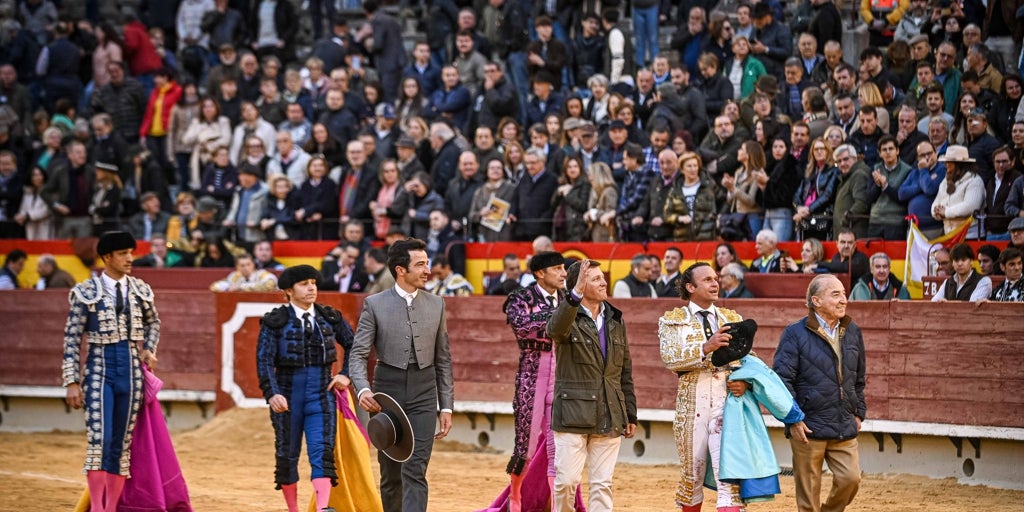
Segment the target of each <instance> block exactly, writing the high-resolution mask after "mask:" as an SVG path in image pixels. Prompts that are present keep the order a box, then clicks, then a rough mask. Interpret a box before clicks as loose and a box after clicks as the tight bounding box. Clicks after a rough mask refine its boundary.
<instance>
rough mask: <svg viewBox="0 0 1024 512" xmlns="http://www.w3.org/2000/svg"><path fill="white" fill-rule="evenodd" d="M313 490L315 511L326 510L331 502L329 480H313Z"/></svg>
mask: <svg viewBox="0 0 1024 512" xmlns="http://www.w3.org/2000/svg"><path fill="white" fill-rule="evenodd" d="M313 490H314V491H315V492H316V510H317V512H320V511H321V510H323V509H325V508H327V506H328V504H329V503H330V501H331V479H330V478H314V479H313Z"/></svg>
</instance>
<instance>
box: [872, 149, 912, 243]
mask: <svg viewBox="0 0 1024 512" xmlns="http://www.w3.org/2000/svg"><path fill="white" fill-rule="evenodd" d="M878 154H879V155H881V157H882V161H881V162H879V163H878V165H876V166H875V169H874V170H873V171H871V181H869V182H868V201H869V202H870V203H871V215H870V218H869V219H868V238H882V239H884V240H906V239H907V220H906V216H907V203H905V202H903V201H900V194H899V191H900V185H902V184H903V180H905V179H907V176H909V175H910V170H911V169H910V166H909V165H907V164H906V163H904V162H903V161H902V160H900V148H899V144H898V143H897V142H896V137H893V136H892V135H883V136H882V138H881V139H879V140H878Z"/></svg>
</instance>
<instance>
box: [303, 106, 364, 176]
mask: <svg viewBox="0 0 1024 512" xmlns="http://www.w3.org/2000/svg"><path fill="white" fill-rule="evenodd" d="M325 98H326V102H325V106H326V107H327V108H326V110H324V112H323V113H322V114H321V115H320V118H319V120H318V122H317V124H322V125H324V126H325V127H326V128H327V131H328V132H329V133H330V135H331V137H332V138H334V139H335V140H336V141H337V143H338V146H339V148H344V147H345V146H347V145H348V143H349V141H352V140H355V138H356V128H357V127H358V126H359V120H358V119H357V118H356V116H355V115H354V114H353V111H354V107H351V108H350V107H347V106H346V104H347V101H348V100H347V99H346V98H345V93H344V92H343V91H341V90H340V89H330V90H328V91H327V93H326V94H325ZM313 138H314V139H315V138H316V127H315V126H314V133H313ZM317 143H318V144H319V143H320V141H317ZM306 151H307V152H308V153H310V154H313V153H314V152H315V151H310V150H309V149H307V150H306ZM333 163H335V162H332V164H333ZM337 163H340V161H339V162H337Z"/></svg>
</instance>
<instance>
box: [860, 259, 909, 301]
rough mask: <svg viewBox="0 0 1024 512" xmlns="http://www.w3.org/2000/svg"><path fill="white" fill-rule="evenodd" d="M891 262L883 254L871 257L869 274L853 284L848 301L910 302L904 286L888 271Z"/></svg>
mask: <svg viewBox="0 0 1024 512" xmlns="http://www.w3.org/2000/svg"><path fill="white" fill-rule="evenodd" d="M891 265H892V260H891V259H890V258H889V255H887V254H885V253H884V252H876V253H875V254H872V255H871V273H870V274H865V275H864V276H863V277H861V278H860V279H858V280H857V281H856V282H855V283H853V290H852V291H851V292H850V300H910V293H909V292H907V288H906V286H904V285H903V282H902V281H900V280H899V279H898V278H897V277H896V276H895V275H894V274H893V273H892V272H890V271H889V269H890V267H891Z"/></svg>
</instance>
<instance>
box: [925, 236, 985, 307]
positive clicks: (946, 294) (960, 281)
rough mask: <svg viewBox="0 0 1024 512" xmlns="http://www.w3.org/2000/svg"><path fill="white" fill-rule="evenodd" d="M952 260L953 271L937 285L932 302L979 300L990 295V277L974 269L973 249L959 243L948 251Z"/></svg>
mask: <svg viewBox="0 0 1024 512" xmlns="http://www.w3.org/2000/svg"><path fill="white" fill-rule="evenodd" d="M949 258H950V259H951V260H952V261H953V273H952V274H950V275H949V277H947V278H946V280H945V281H943V282H942V284H941V285H940V286H939V292H938V293H936V294H935V295H934V296H933V297H932V302H947V301H969V302H979V301H981V300H984V299H987V298H988V297H989V296H990V295H992V279H990V278H989V277H988V276H983V275H981V274H979V273H978V272H977V271H975V270H974V250H973V249H971V246H969V245H967V244H965V243H961V244H957V245H954V246H953V249H952V250H950V251H949Z"/></svg>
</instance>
